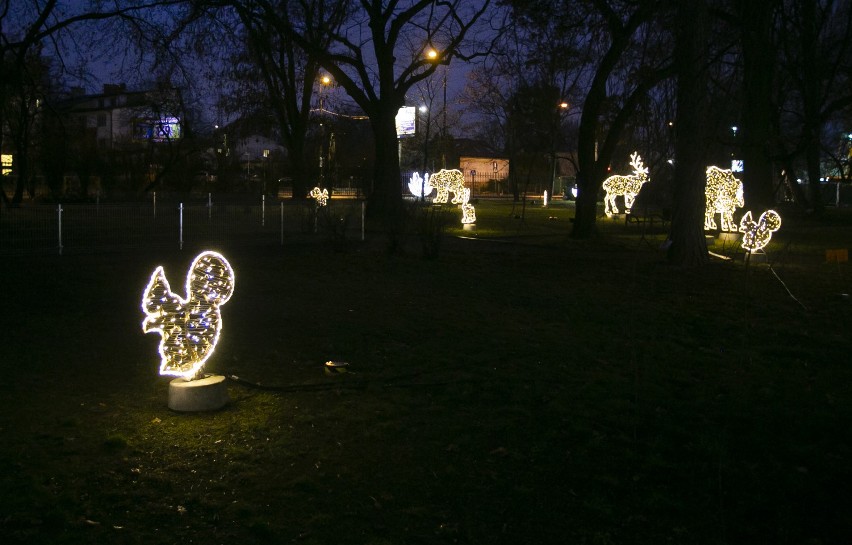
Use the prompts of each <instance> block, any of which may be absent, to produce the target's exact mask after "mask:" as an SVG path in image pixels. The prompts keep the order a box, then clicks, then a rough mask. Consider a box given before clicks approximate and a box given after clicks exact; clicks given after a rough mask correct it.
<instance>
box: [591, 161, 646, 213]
mask: <svg viewBox="0 0 852 545" xmlns="http://www.w3.org/2000/svg"><path fill="white" fill-rule="evenodd" d="M630 166H632V167H633V174H630V175H628V176H621V175H615V176H610V177H609V178H607V179H606V180H604V182H603V184H602V187H603V189H604V191H606V196H605V197H604V212H605V213H606V215H607V216H612V215H613V214H618V207H617V206H616V205H615V198H616V197H618V196H623V197H624V208H625V212H627V213H628V214H629V213H630V209H631V208H633V201H635V200H636V195H638V194H639V191H641V190H642V186H643V185H645V184H646V183H648V181H649V180H648V167H646V166H645V165H644V164H643V163H642V158H641V157H639V152H638V151H634V152H633V153H632V154H631V155H630Z"/></svg>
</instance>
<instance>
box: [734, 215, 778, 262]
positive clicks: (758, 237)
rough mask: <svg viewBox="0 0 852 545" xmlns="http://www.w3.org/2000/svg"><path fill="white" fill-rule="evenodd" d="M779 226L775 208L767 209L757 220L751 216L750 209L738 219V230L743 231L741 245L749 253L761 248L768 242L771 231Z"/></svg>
mask: <svg viewBox="0 0 852 545" xmlns="http://www.w3.org/2000/svg"><path fill="white" fill-rule="evenodd" d="M780 228H781V216H780V215H779V214H778V212H776V211H775V210H767V211H766V212H764V213H763V214H761V215H760V218H758V220H757V221H754V219H753V218H752V216H751V210H749V211H748V212H746V213H745V215H743V217H742V218H741V219H740V232H741V233H743V242H742V247H743V248H745V249H746V250H748V251H749V252H751V253H754V252H757V251H759V250H762V249H763V248H765V247H766V245H767V244H769V240H770V239H771V238H772V233H774V232H775V231H777V230H778V229H780Z"/></svg>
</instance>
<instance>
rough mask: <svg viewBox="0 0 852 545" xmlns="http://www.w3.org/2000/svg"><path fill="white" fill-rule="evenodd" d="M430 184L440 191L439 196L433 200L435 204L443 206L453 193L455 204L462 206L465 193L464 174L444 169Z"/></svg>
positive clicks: (431, 179)
mask: <svg viewBox="0 0 852 545" xmlns="http://www.w3.org/2000/svg"><path fill="white" fill-rule="evenodd" d="M429 184H430V185H431V186H432V187H434V188H435V189H437V190H438V194H437V195H435V198H434V199H432V202H433V203H436V204H442V203H445V202H447V199H448V198H449V196H450V193H449V192H450V191H452V192H453V200H452V201H450V202H452V203H453V204H461V202H462V193H463V192H464V174H462V171H460V170H458V169H451V170H447V169H444V168H442V169H441V170H439V171H438V172H436V173H435V174H433V175H432V176H431V177H429Z"/></svg>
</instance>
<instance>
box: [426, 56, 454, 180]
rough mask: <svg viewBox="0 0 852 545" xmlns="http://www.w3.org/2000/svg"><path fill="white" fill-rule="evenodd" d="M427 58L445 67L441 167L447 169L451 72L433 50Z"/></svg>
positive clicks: (447, 65)
mask: <svg viewBox="0 0 852 545" xmlns="http://www.w3.org/2000/svg"><path fill="white" fill-rule="evenodd" d="M426 58H427V59H429V62H432V63H440V64H443V65H444V77H443V81H442V87H443V94H444V101H443V105H442V108H443V114H442V115H443V121H442V124H441V166H442V167H443V168H447V149H446V139H447V74H448V73H449V71H450V65H449V63H447V62H445V61H443V60H442V59H441V54H440V53H438V51H436V50H435V49H433V48H429V50H428V51H426Z"/></svg>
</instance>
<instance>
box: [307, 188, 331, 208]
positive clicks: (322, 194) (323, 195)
mask: <svg viewBox="0 0 852 545" xmlns="http://www.w3.org/2000/svg"><path fill="white" fill-rule="evenodd" d="M308 196H309V197H310V198H312V199H314V200H315V201H317V206H325V205H326V204H328V189H320V188H318V187H315V188H313V189H311V192H310V193H308Z"/></svg>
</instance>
